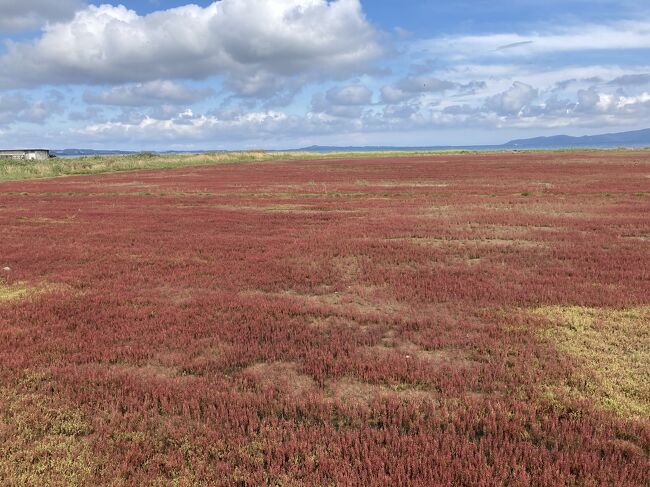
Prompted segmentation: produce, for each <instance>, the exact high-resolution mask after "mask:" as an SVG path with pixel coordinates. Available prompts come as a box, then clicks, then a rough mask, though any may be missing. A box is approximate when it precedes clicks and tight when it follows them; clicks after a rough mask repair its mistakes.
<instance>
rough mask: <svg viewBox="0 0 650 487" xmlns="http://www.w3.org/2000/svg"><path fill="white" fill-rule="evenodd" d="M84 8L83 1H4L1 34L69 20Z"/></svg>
mask: <svg viewBox="0 0 650 487" xmlns="http://www.w3.org/2000/svg"><path fill="white" fill-rule="evenodd" d="M82 7H83V2H82V0H56V1H54V2H53V1H52V0H2V2H0V9H1V11H2V13H1V15H0V33H2V32H19V31H23V30H28V29H35V28H39V27H41V26H42V25H43V24H45V23H46V22H59V21H64V20H69V19H70V18H72V16H73V15H74V13H75V11H77V10H78V9H80V8H82Z"/></svg>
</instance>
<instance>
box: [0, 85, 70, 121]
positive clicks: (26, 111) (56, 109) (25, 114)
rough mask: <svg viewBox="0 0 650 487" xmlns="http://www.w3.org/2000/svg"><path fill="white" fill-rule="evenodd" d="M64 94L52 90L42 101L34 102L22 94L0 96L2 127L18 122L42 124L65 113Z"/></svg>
mask: <svg viewBox="0 0 650 487" xmlns="http://www.w3.org/2000/svg"><path fill="white" fill-rule="evenodd" d="M63 99H64V96H63V94H62V93H60V92H58V91H55V90H52V91H51V92H50V93H48V94H47V96H46V97H44V98H43V99H41V100H37V101H33V100H31V99H29V98H27V97H25V96H24V95H21V94H8V95H0V125H9V124H13V123H16V122H27V123H35V124H41V123H44V122H45V121H46V120H48V119H49V118H50V117H51V116H53V115H57V114H60V113H62V112H63V103H62V102H63Z"/></svg>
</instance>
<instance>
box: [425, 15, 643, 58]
mask: <svg viewBox="0 0 650 487" xmlns="http://www.w3.org/2000/svg"><path fill="white" fill-rule="evenodd" d="M416 49H424V50H426V51H427V52H429V53H430V55H436V56H440V57H443V58H447V59H453V60H463V59H475V58H480V57H486V56H488V57H496V58H506V57H525V56H530V55H534V54H545V53H561V52H569V51H589V50H616V49H650V20H637V21H620V22H613V23H611V24H600V25H599V24H591V25H573V26H571V25H570V26H564V27H558V28H555V29H548V30H547V31H545V32H530V33H524V34H521V33H499V34H485V35H464V36H446V37H440V38H434V39H428V40H425V41H421V42H419V43H417V45H416Z"/></svg>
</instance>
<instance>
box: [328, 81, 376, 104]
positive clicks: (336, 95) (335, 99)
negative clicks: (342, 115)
mask: <svg viewBox="0 0 650 487" xmlns="http://www.w3.org/2000/svg"><path fill="white" fill-rule="evenodd" d="M326 97H327V101H329V102H330V103H332V104H334V105H368V104H369V103H370V102H371V101H372V91H371V90H370V88H368V87H367V86H365V85H349V86H343V87H341V88H332V89H330V90H328V91H327V94H326Z"/></svg>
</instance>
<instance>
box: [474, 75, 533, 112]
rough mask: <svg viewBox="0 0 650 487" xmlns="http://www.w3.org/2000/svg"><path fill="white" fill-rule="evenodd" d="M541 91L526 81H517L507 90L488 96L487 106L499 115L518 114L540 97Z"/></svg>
mask: <svg viewBox="0 0 650 487" xmlns="http://www.w3.org/2000/svg"><path fill="white" fill-rule="evenodd" d="M538 95H539V92H538V90H537V89H535V88H533V87H532V86H530V85H527V84H526V83H521V82H519V81H515V82H514V83H513V84H512V86H511V87H510V88H508V89H507V90H506V91H503V92H501V93H498V94H496V95H494V96H491V97H490V98H488V99H487V100H486V102H485V106H486V107H487V108H489V109H490V110H493V111H494V112H496V113H497V114H498V115H517V114H519V113H521V112H522V110H524V109H525V108H526V107H528V106H530V104H531V103H532V102H533V101H534V100H535V99H536V98H537V97H538Z"/></svg>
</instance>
